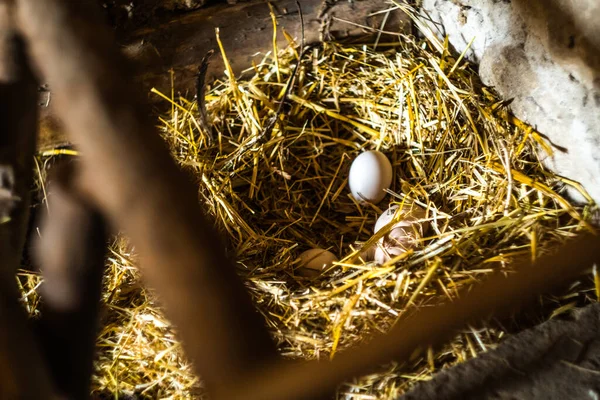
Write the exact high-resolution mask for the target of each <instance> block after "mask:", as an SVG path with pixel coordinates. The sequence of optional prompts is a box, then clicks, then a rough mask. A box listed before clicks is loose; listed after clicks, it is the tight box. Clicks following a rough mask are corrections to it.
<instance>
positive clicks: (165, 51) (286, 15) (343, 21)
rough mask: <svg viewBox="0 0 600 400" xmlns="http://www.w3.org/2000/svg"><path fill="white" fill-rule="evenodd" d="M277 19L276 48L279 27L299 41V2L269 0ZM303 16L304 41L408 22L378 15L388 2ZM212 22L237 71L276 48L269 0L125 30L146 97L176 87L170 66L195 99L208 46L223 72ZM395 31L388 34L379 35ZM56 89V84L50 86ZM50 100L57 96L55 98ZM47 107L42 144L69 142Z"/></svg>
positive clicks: (312, 4) (214, 70) (308, 2)
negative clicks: (199, 69)
mask: <svg viewBox="0 0 600 400" xmlns="http://www.w3.org/2000/svg"><path fill="white" fill-rule="evenodd" d="M271 3H272V5H273V6H274V8H275V10H276V13H277V20H278V25H279V30H278V46H279V48H285V47H286V46H287V45H288V42H287V41H286V39H285V37H284V35H283V33H282V29H285V30H286V31H287V32H288V33H289V34H290V35H291V36H292V37H294V38H296V40H298V41H299V40H300V28H301V24H300V17H299V15H298V12H297V7H296V1H295V0H275V1H271ZM300 3H301V6H302V11H303V13H304V17H305V18H304V19H305V30H306V43H307V44H311V43H316V42H318V41H320V40H321V38H322V36H323V35H324V36H325V38H326V39H327V38H329V37H331V38H337V39H344V38H351V37H357V36H364V35H366V34H373V33H374V32H375V30H377V29H383V30H384V31H390V32H399V31H407V30H408V29H409V28H410V26H411V25H410V21H409V19H408V17H407V16H406V15H405V14H404V13H403V12H402V11H399V10H396V11H393V12H391V13H390V15H389V16H388V18H387V20H386V22H385V24H383V20H384V17H385V14H382V13H379V14H376V15H372V14H373V13H377V12H380V11H382V10H386V9H388V8H389V7H390V5H389V3H388V2H387V1H386V0H362V1H353V2H349V1H338V2H335V3H333V5H332V6H331V7H329V8H328V7H325V6H324V4H326V3H329V2H325V1H323V0H302V1H301V2H300ZM215 28H219V29H220V36H221V40H222V41H223V46H224V47H225V49H226V51H227V57H228V59H229V61H230V63H231V65H232V68H233V70H234V72H235V73H236V74H239V73H241V72H242V71H243V70H245V69H247V68H251V67H252V63H253V62H255V63H258V62H260V61H261V59H262V58H263V56H264V54H266V53H267V52H268V51H271V50H272V35H273V26H272V22H271V17H270V14H269V7H268V4H267V2H266V1H265V0H251V1H247V2H243V3H239V4H236V5H224V4H220V5H217V6H213V7H207V8H203V9H200V10H197V11H194V12H190V13H186V14H183V15H180V16H177V17H176V18H173V19H171V20H168V21H166V22H163V23H161V24H159V25H157V26H148V27H143V28H141V29H138V30H136V31H133V32H126V33H123V34H122V35H121V37H119V38H118V41H119V43H120V45H121V46H122V49H123V52H124V54H125V55H126V56H127V57H128V58H129V59H130V60H132V61H133V62H134V63H135V65H136V71H137V72H136V73H135V79H136V81H137V82H138V83H139V84H140V85H141V87H142V89H143V91H144V92H145V93H146V96H145V98H143V99H142V101H145V102H149V103H157V102H160V101H162V100H160V99H159V98H158V96H154V95H151V94H150V89H151V88H152V87H156V88H157V89H158V90H160V91H162V92H163V93H166V94H168V93H170V92H171V75H170V73H169V70H170V69H172V70H173V71H174V74H175V88H176V91H177V92H180V93H184V94H187V96H189V97H192V96H193V95H194V93H195V79H196V74H197V72H198V66H199V65H200V62H201V60H202V58H203V57H204V56H205V55H206V53H207V52H208V51H210V50H217V53H216V54H215V56H214V57H213V58H212V60H211V63H210V65H209V67H208V71H207V81H210V80H211V79H214V78H216V77H222V76H223V75H224V66H223V59H222V57H221V54H220V53H219V51H218V46H217V42H216V38H215ZM389 38H390V36H386V35H383V37H382V40H387V39H389ZM52 89H53V90H54V91H56V90H57V88H56V87H53V88H52ZM50 103H52V102H50ZM50 106H51V107H50V108H46V107H44V108H43V109H42V124H41V138H42V142H41V143H40V144H41V146H52V145H53V144H57V143H61V142H64V141H66V136H65V135H64V133H63V131H64V130H63V128H62V127H61V126H60V123H59V121H58V119H57V118H56V113H55V111H54V109H53V107H52V104H50Z"/></svg>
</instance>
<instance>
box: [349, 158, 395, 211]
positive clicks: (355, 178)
mask: <svg viewBox="0 0 600 400" xmlns="http://www.w3.org/2000/svg"><path fill="white" fill-rule="evenodd" d="M391 184H392V164H391V163H390V160H388V158H387V157H386V156H385V155H384V154H383V153H381V152H379V151H365V152H364V153H362V154H360V155H359V156H358V157H356V159H354V161H353V162H352V165H351V166H350V174H349V176H348V185H349V186H350V191H351V192H352V196H354V198H355V199H356V200H357V201H359V202H367V201H369V202H371V203H375V204H377V203H379V202H380V201H381V200H383V198H384V197H385V190H386V189H389V187H390V186H391Z"/></svg>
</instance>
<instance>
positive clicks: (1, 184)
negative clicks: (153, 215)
mask: <svg viewBox="0 0 600 400" xmlns="http://www.w3.org/2000/svg"><path fill="white" fill-rule="evenodd" d="M36 121H37V85H36V82H35V80H34V77H33V75H32V73H31V71H30V69H29V66H28V65H27V62H26V61H25V55H24V52H23V45H22V42H21V40H20V38H19V37H18V36H17V34H16V32H15V30H14V27H13V25H12V15H11V14H10V9H9V8H8V6H7V5H6V4H5V3H4V2H2V3H0V326H1V327H2V328H1V329H0V398H3V399H14V398H49V396H50V393H52V389H51V384H50V379H49V376H48V374H47V369H46V368H45V363H44V362H43V359H42V356H41V354H40V351H39V350H40V349H39V347H38V346H37V343H36V342H35V340H34V336H33V333H32V332H31V330H30V326H29V321H28V320H27V315H26V314H25V310H24V309H23V307H22V306H21V304H19V297H20V296H19V292H18V288H17V282H16V276H15V274H16V271H17V269H18V268H19V267H20V262H21V257H22V254H23V246H24V243H25V235H26V230H27V220H28V215H29V190H30V187H31V182H32V176H33V166H32V162H33V154H34V150H35V139H36V132H37V130H36Z"/></svg>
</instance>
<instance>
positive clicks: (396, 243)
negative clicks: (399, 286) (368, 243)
mask: <svg viewBox="0 0 600 400" xmlns="http://www.w3.org/2000/svg"><path fill="white" fill-rule="evenodd" d="M397 210H398V206H397V205H393V206H391V207H390V208H388V209H387V210H386V211H385V212H384V213H383V214H381V216H380V217H379V219H377V222H376V223H375V228H374V231H375V233H377V232H378V231H379V230H380V229H382V228H383V227H385V226H386V225H387V224H389V223H390V222H392V219H393V218H394V215H395V214H396V212H397ZM401 212H402V214H403V215H402V216H401V217H400V220H399V221H398V222H396V223H395V224H394V225H393V226H392V227H391V229H390V230H389V232H388V233H387V234H386V235H385V236H384V237H382V238H381V239H379V240H378V242H377V244H376V245H375V251H374V254H373V253H371V254H373V258H372V260H373V261H375V262H377V263H379V264H383V263H385V262H386V261H388V260H390V259H391V258H394V257H396V256H399V255H400V254H402V253H405V252H406V251H408V250H409V249H412V248H415V247H416V246H417V244H418V243H419V239H421V238H422V237H423V235H424V233H425V231H426V230H427V229H428V228H429V224H428V222H427V221H422V220H423V219H424V218H425V217H426V215H427V213H426V212H425V210H424V209H423V208H421V207H419V206H417V205H415V204H413V205H410V206H404V207H403V209H402V211H401ZM371 251H372V250H371Z"/></svg>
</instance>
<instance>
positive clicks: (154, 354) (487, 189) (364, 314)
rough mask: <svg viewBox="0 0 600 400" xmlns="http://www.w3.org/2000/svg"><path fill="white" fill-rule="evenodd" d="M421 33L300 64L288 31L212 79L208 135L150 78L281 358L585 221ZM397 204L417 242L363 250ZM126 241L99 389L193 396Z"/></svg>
mask: <svg viewBox="0 0 600 400" xmlns="http://www.w3.org/2000/svg"><path fill="white" fill-rule="evenodd" d="M424 33H426V34H425V36H426V37H427V39H419V38H416V37H413V36H409V35H398V41H397V42H394V43H378V46H377V48H376V50H374V46H373V45H372V44H373V41H372V40H370V41H365V44H353V45H343V44H338V43H326V44H323V45H321V46H319V47H314V48H312V49H311V50H310V51H308V52H306V53H305V54H304V56H303V57H302V58H301V60H299V56H300V55H299V51H298V46H297V43H294V42H293V41H291V40H290V47H289V48H288V49H285V50H281V51H280V50H279V49H274V51H273V52H271V53H269V54H267V55H266V56H265V58H264V60H263V62H261V63H260V64H258V65H254V66H253V67H252V68H251V69H249V70H248V71H247V73H246V74H245V75H244V76H245V78H244V79H236V78H234V77H233V75H232V74H231V73H229V74H228V77H226V78H224V79H223V80H222V81H218V82H216V83H215V84H213V85H212V86H211V87H210V88H208V92H207V97H206V104H207V115H208V121H209V123H210V126H211V131H212V133H213V134H214V139H215V140H214V141H212V142H210V141H209V135H208V133H207V132H206V131H205V130H204V129H200V127H199V124H198V108H197V102H196V101H193V100H191V96H190V97H189V98H186V96H175V95H174V94H168V93H167V94H163V93H160V92H158V91H154V92H155V94H157V95H159V96H161V97H163V98H164V100H165V104H167V105H168V107H169V112H167V113H165V114H164V115H161V116H160V117H159V126H160V129H161V131H162V134H163V136H164V138H165V140H166V141H167V143H168V144H169V146H170V148H171V150H172V153H173V156H174V157H175V158H176V160H177V161H178V162H179V164H180V165H181V166H182V168H184V169H187V170H188V171H190V172H191V173H192V175H193V176H195V177H196V179H197V183H198V188H199V192H198V193H199V199H200V206H201V207H203V209H204V210H206V212H207V213H208V214H210V215H211V216H212V217H213V218H214V222H215V225H216V227H217V228H218V229H219V231H220V232H222V234H223V235H224V236H225V237H226V238H227V242H228V249H229V251H230V252H232V253H234V254H235V257H236V259H237V265H238V267H239V274H240V276H241V277H242V278H243V279H244V280H245V282H246V286H247V288H248V290H249V291H250V293H251V295H252V297H253V299H254V301H255V304H256V307H257V308H258V309H259V310H260V312H261V313H262V315H263V316H264V318H265V320H266V323H267V324H268V326H269V328H270V330H271V332H272V335H273V338H274V339H275V340H276V342H277V345H278V348H279V350H280V352H281V354H282V355H283V356H285V357H291V358H303V359H312V358H317V357H320V358H328V357H335V354H336V353H337V352H340V351H346V350H347V349H349V348H351V347H352V346H353V345H356V344H358V343H359V342H361V341H363V340H365V339H366V338H368V337H369V336H370V335H372V334H374V333H378V332H385V331H386V330H387V329H388V328H389V327H390V326H391V324H393V323H394V321H395V320H396V319H397V318H398V317H399V316H402V315H404V314H405V313H407V312H412V311H414V310H415V309H417V310H418V308H419V307H426V306H429V305H431V304H433V303H435V302H436V301H438V300H439V299H440V297H448V298H452V297H453V296H455V293H456V291H457V289H460V288H461V287H464V286H465V285H473V284H476V283H477V282H479V281H480V280H482V279H484V278H485V277H486V275H487V274H488V273H490V272H491V271H494V270H497V269H507V270H509V269H510V267H511V262H512V261H513V260H514V259H515V258H517V257H522V256H528V257H532V258H535V257H537V256H539V255H540V254H542V253H544V252H545V251H546V250H547V249H549V248H550V247H552V246H553V245H555V244H556V243H557V242H562V241H564V240H566V239H568V238H571V237H574V236H575V235H576V234H577V232H579V231H581V230H582V229H588V228H589V226H588V224H587V222H586V221H587V220H589V215H590V212H591V206H587V207H582V208H578V207H574V206H572V205H571V204H570V203H569V202H568V201H567V200H565V199H564V198H563V197H561V195H560V194H559V191H560V189H561V187H562V186H564V185H574V186H575V187H576V188H578V189H579V190H581V191H582V193H584V195H585V192H583V190H582V189H581V188H580V187H579V186H578V185H577V184H576V183H574V182H571V181H569V180H566V179H563V178H561V177H559V176H556V175H554V174H553V173H551V172H550V171H548V170H547V169H546V168H544V166H543V165H542V164H541V162H540V158H541V157H544V156H545V154H547V153H548V152H551V151H552V150H551V148H550V147H549V146H548V145H547V144H546V143H545V142H544V141H543V139H542V138H541V136H540V135H539V134H538V133H536V132H535V131H534V130H533V129H531V128H529V127H527V126H526V125H524V124H523V123H521V122H520V121H518V120H517V119H515V118H514V117H512V116H511V115H510V114H509V113H508V112H507V110H506V104H505V103H503V102H502V101H500V100H499V99H498V98H497V97H496V96H495V95H494V93H493V91H492V90H490V89H489V88H486V87H484V86H483V85H482V84H481V83H480V82H479V79H478V77H477V75H476V73H475V72H474V70H473V69H472V68H471V67H470V66H469V65H468V63H466V62H465V61H464V60H462V57H457V56H455V55H453V54H452V53H451V52H450V51H449V50H448V47H447V44H446V43H441V42H439V41H437V40H436V39H435V38H434V37H433V36H432V35H430V34H428V32H427V31H424ZM225 50H226V49H221V51H222V52H223V55H224V56H225V58H226V54H225ZM273 54H278V57H273V56H272V55H273ZM298 62H300V67H299V68H298V72H297V76H296V79H295V81H294V84H293V86H292V87H291V90H290V94H289V96H288V97H287V100H286V99H283V98H282V96H283V95H284V91H285V87H286V84H287V82H288V81H289V80H290V77H291V75H292V74H293V71H294V67H295V66H296V64H298ZM175 79H176V77H175ZM282 101H285V104H284V105H283V107H282V113H281V115H280V116H279V118H278V121H277V123H276V124H275V125H274V128H273V130H272V132H271V133H270V134H267V135H265V134H264V132H265V127H266V126H267V125H268V124H269V122H270V121H271V120H272V118H273V116H274V115H275V113H276V110H277V109H278V107H279V104H280V103H281V102H282ZM367 149H377V150H379V151H382V152H384V153H385V154H386V155H387V156H388V158H389V159H390V160H391V161H392V164H393V168H394V174H393V176H394V178H393V183H392V186H391V188H390V190H389V192H388V194H387V196H386V198H385V199H384V201H383V202H382V203H379V204H378V205H359V204H357V202H356V201H355V200H354V199H353V198H352V196H351V195H350V192H349V190H348V187H347V177H348V170H349V167H350V164H351V162H352V160H353V159H354V158H355V157H356V156H357V155H358V154H360V153H361V152H362V151H364V150H367ZM52 154H54V153H53V152H49V153H48V154H44V155H41V156H40V160H43V159H44V157H47V156H51V155H52ZM393 203H396V204H404V205H406V204H417V205H419V206H421V207H423V208H424V209H425V210H426V216H425V218H424V219H423V221H422V222H424V221H425V220H426V221H427V222H428V223H429V225H430V229H429V230H428V231H427V234H426V235H425V237H423V238H421V239H420V240H419V241H418V244H417V246H416V248H415V249H414V250H413V251H409V252H407V253H405V254H404V255H403V256H400V257H396V259H392V260H391V261H388V262H387V263H385V264H383V265H377V264H375V263H372V262H371V263H369V262H366V261H365V260H363V259H362V258H361V257H359V250H360V249H361V248H363V246H369V245H371V244H373V243H375V242H376V241H377V239H378V238H379V237H381V234H384V233H385V232H380V233H379V234H378V235H373V226H374V224H375V221H376V220H377V218H378V216H379V215H380V214H381V213H382V212H383V211H384V210H385V209H387V207H388V205H390V204H393ZM173 206H174V207H176V206H177V205H176V204H174V205H173ZM388 228H389V227H386V228H385V229H388ZM385 229H384V231H385ZM315 247H319V248H325V249H329V250H330V251H331V252H333V253H334V254H335V255H336V256H337V257H338V258H339V260H340V261H339V262H337V263H335V265H334V266H332V267H331V268H330V269H328V270H327V271H325V272H324V273H322V274H321V275H319V276H317V277H314V278H311V279H308V278H304V277H301V276H300V275H299V274H298V273H297V272H298V270H297V268H298V261H297V257H298V255H299V254H300V253H301V252H303V251H304V250H307V249H311V248H315ZM132 252H133V250H132V249H130V248H129V247H128V245H127V242H126V241H125V240H124V239H122V238H119V239H116V240H115V242H114V244H113V246H112V248H111V254H110V257H109V259H108V270H107V273H106V278H105V289H104V303H105V311H104V314H103V319H102V324H103V327H102V332H101V333H100V336H99V338H98V358H97V362H96V375H95V377H94V382H93V388H94V393H95V394H101V393H104V394H109V396H110V397H113V396H116V394H117V393H118V394H119V396H120V398H123V397H124V396H125V397H127V395H134V394H135V395H136V396H140V397H148V398H173V399H175V398H189V397H200V395H199V393H201V389H200V387H201V384H200V383H199V381H198V380H196V379H195V378H194V377H193V375H192V373H191V369H190V367H189V364H188V362H187V361H186V359H185V357H184V355H183V354H182V349H181V347H180V345H179V344H178V342H177V340H176V337H175V335H174V332H173V330H172V328H171V326H170V325H169V322H168V321H167V320H166V319H165V317H164V316H163V315H162V313H161V311H160V309H159V308H157V306H156V304H155V302H154V301H153V298H152V295H151V294H149V293H148V292H147V291H146V289H145V288H144V287H143V286H142V285H141V283H140V279H139V274H138V271H137V269H136V268H135V257H134V254H132ZM593 281H594V280H593V279H592V277H590V278H589V279H587V280H586V279H584V280H582V281H581V282H577V283H575V284H574V285H572V286H571V288H570V289H569V290H568V292H567V293H566V294H564V295H562V296H560V297H552V298H543V299H541V303H543V304H545V305H547V307H546V308H545V309H544V311H543V312H542V311H540V313H539V314H536V315H535V316H534V317H533V318H530V323H537V322H540V321H542V320H544V319H547V318H550V317H553V316H555V315H558V314H560V313H563V312H565V311H567V310H569V309H571V308H573V307H576V306H580V305H582V304H585V303H586V302H589V301H595V300H596V294H595V293H594V284H593ZM20 282H21V283H22V284H23V290H24V297H23V300H24V303H25V304H26V306H27V307H28V308H29V310H30V311H31V312H32V313H34V312H35V311H34V310H35V306H36V303H37V295H36V293H35V288H36V287H37V284H38V283H39V278H38V277H37V276H35V275H33V274H31V273H23V274H22V275H21V280H20ZM411 310H412V311H411ZM522 326H523V325H518V324H517V326H511V327H508V326H504V325H502V324H501V323H499V322H497V321H490V322H488V323H486V324H483V325H482V326H479V327H471V328H469V329H467V330H465V331H464V332H462V333H461V334H458V335H457V336H456V337H455V338H454V340H453V341H452V342H451V343H449V344H448V345H446V346H444V347H443V348H439V349H428V350H423V351H420V352H415V354H414V355H413V357H412V359H411V360H410V361H408V362H406V363H403V364H391V365H388V366H385V367H382V368H381V369H380V371H379V372H378V373H376V374H373V375H371V376H368V377H363V378H361V379H357V380H355V381H353V382H348V383H345V384H343V385H341V386H340V387H339V391H338V398H340V399H376V398H377V399H379V398H392V397H393V396H395V395H397V394H401V393H403V392H404V391H406V390H407V389H409V388H410V387H411V385H412V384H413V383H414V382H416V381H419V380H424V379H428V378H429V377H431V375H432V374H433V373H435V372H436V371H438V370H439V369H441V368H443V367H446V366H450V365H453V364H456V363H460V362H463V361H465V360H467V359H469V358H472V357H475V356H476V355H477V354H478V353H480V352H483V351H486V350H487V349H490V348H493V347H494V346H495V345H496V344H497V343H499V342H500V341H501V340H502V338H503V336H504V335H506V334H507V333H508V332H510V331H511V330H512V331H514V330H515V329H520V328H521V327H522ZM349 351H351V350H349Z"/></svg>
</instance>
